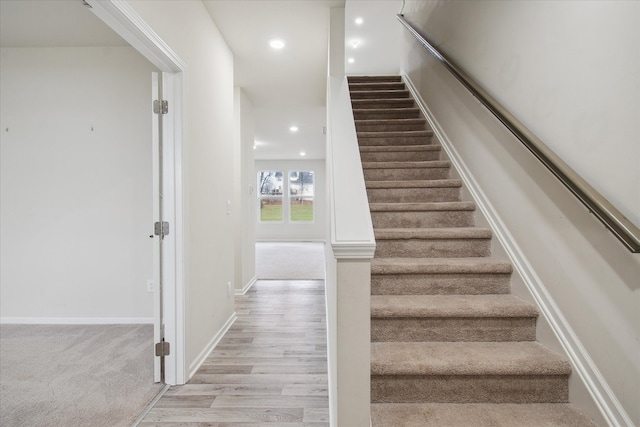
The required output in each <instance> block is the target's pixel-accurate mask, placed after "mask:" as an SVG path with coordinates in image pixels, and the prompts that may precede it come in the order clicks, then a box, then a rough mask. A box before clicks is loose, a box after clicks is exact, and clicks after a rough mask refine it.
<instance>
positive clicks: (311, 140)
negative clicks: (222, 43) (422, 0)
mask: <svg viewBox="0 0 640 427" xmlns="http://www.w3.org/2000/svg"><path fill="white" fill-rule="evenodd" d="M204 4H205V6H206V7H207V9H208V10H209V13H210V14H211V17H212V18H213V20H214V22H215V23H216V25H217V27H218V28H219V29H220V32H221V33H222V35H223V37H224V38H225V40H226V42H227V44H228V45H229V47H230V49H231V50H232V51H233V54H234V68H235V69H234V77H235V82H236V85H237V86H240V87H242V88H243V89H244V90H245V92H246V94H247V96H248V97H249V98H250V99H251V101H252V102H253V105H254V108H255V123H256V129H255V138H256V141H257V146H256V150H255V157H256V159H300V158H307V159H323V158H324V156H325V144H324V141H325V137H324V135H323V127H324V126H325V117H326V110H325V98H326V79H327V78H326V76H327V46H328V29H329V9H330V8H331V7H344V4H345V2H344V0H284V1H283V0H280V1H273V0H243V1H238V0H215V1H210V0H205V1H204ZM274 38H278V39H282V40H284V41H285V43H286V45H285V47H284V48H283V49H281V50H274V49H272V48H270V47H269V41H270V40H271V39H274ZM292 125H296V126H297V127H298V129H299V130H298V132H296V133H295V134H292V133H291V132H290V131H289V127H290V126H292ZM301 151H303V152H305V153H306V156H305V157H301V156H300V152H301Z"/></svg>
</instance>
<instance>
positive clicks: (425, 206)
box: [369, 202, 476, 212]
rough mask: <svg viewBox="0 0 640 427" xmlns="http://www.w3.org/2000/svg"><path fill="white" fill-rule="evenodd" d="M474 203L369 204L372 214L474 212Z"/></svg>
mask: <svg viewBox="0 0 640 427" xmlns="http://www.w3.org/2000/svg"><path fill="white" fill-rule="evenodd" d="M475 209H476V204H475V203H474V202H423V203H369V210H370V211H371V212H427V211H473V210H475Z"/></svg>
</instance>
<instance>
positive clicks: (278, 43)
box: [269, 39, 284, 49]
mask: <svg viewBox="0 0 640 427" xmlns="http://www.w3.org/2000/svg"><path fill="white" fill-rule="evenodd" d="M269 46H271V47H272V48H274V49H282V48H283V47H284V42H283V41H282V40H280V39H273V40H271V41H270V42H269Z"/></svg>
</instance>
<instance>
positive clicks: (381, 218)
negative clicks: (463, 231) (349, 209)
mask: <svg viewBox="0 0 640 427" xmlns="http://www.w3.org/2000/svg"><path fill="white" fill-rule="evenodd" d="M371 221H372V222H373V227H374V228H436V227H473V225H474V218H473V212H472V211H423V212H371Z"/></svg>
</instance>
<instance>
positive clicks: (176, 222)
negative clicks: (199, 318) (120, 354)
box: [86, 0, 187, 385]
mask: <svg viewBox="0 0 640 427" xmlns="http://www.w3.org/2000/svg"><path fill="white" fill-rule="evenodd" d="M86 2H87V3H88V4H89V5H90V6H91V11H92V12H93V13H94V14H95V15H96V16H97V17H98V18H99V19H100V20H102V21H103V22H104V23H105V24H106V25H107V26H109V27H110V28H111V29H112V30H113V31H114V32H115V33H117V34H118V35H119V36H120V37H122V38H123V39H124V40H126V41H127V42H128V43H129V44H130V45H131V46H132V47H133V48H134V49H136V50H137V51H138V52H139V53H140V54H141V55H142V56H144V57H145V58H147V60H149V62H151V63H152V64H153V65H155V66H156V67H157V68H158V69H159V71H160V72H162V76H163V80H164V99H165V100H167V101H169V113H168V114H166V115H164V117H163V122H164V125H163V138H164V139H163V145H164V152H163V158H162V163H163V167H164V174H163V191H164V197H163V210H164V217H165V218H164V220H165V221H169V223H170V224H171V230H170V234H169V235H168V236H167V238H165V241H164V242H163V251H164V253H165V256H163V277H164V287H163V296H164V298H163V312H164V325H165V339H166V341H168V342H169V343H170V345H171V354H170V355H169V356H167V357H165V383H166V384H170V385H178V384H184V383H185V381H186V376H187V375H186V365H185V309H184V307H185V290H184V215H183V191H182V188H183V164H182V158H183V157H182V153H183V145H182V144H183V129H184V128H183V102H184V85H183V81H184V75H185V72H186V68H187V67H186V64H185V63H184V62H183V61H182V60H181V59H180V58H179V57H178V56H177V55H176V54H175V53H174V52H173V51H172V50H171V48H170V47H169V46H168V45H167V44H166V43H165V42H164V41H163V40H162V39H161V38H160V36H158V34H156V33H155V32H154V31H153V30H152V29H151V27H150V26H149V25H148V24H147V23H146V22H145V21H144V20H143V19H142V18H141V17H140V16H139V15H138V14H137V13H136V12H135V10H133V8H131V6H130V5H129V4H128V3H126V2H123V1H118V0H102V1H98V0H86ZM151 225H152V224H150V226H151Z"/></svg>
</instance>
